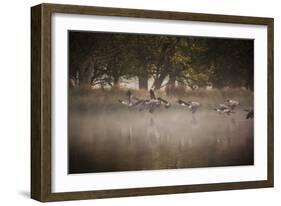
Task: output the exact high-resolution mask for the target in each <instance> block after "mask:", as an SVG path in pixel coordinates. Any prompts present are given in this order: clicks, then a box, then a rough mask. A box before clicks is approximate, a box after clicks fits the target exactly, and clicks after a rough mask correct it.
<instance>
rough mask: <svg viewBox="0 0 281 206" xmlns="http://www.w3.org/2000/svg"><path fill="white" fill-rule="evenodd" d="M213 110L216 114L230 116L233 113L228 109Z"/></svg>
mask: <svg viewBox="0 0 281 206" xmlns="http://www.w3.org/2000/svg"><path fill="white" fill-rule="evenodd" d="M213 110H214V111H216V112H218V113H219V114H227V115H231V114H233V113H235V112H234V111H232V110H231V109H228V108H214V109H213Z"/></svg>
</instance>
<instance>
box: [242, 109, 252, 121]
mask: <svg viewBox="0 0 281 206" xmlns="http://www.w3.org/2000/svg"><path fill="white" fill-rule="evenodd" d="M244 111H246V112H248V113H247V115H246V119H253V118H254V110H253V109H244Z"/></svg>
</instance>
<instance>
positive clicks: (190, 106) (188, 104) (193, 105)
mask: <svg viewBox="0 0 281 206" xmlns="http://www.w3.org/2000/svg"><path fill="white" fill-rule="evenodd" d="M178 103H179V104H180V105H181V106H186V107H188V109H190V111H191V112H192V113H193V114H194V113H195V112H196V111H197V109H198V108H199V107H200V106H201V104H200V103H199V102H192V101H188V102H186V101H183V100H181V99H179V100H178Z"/></svg>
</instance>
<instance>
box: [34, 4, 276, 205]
mask: <svg viewBox="0 0 281 206" xmlns="http://www.w3.org/2000/svg"><path fill="white" fill-rule="evenodd" d="M31 40H32V41H31V51H32V52H31V58H32V59H31V74H32V78H31V79H32V82H31V91H32V98H31V110H32V113H31V117H32V118H31V119H32V120H31V125H32V127H31V133H32V135H31V197H32V198H34V199H36V200H39V201H42V202H46V201H61V200H79V199H92V198H107V197H122V196H136V195H158V194H171V193H187V192H201V191H202V192H203V191H218V190H232V189H250V188H265V187H273V177H274V175H273V173H274V169H273V153H274V152H273V19H272V18H261V17H242V16H228V15H214V14H198V13H182V12H169V11H149V10H135V9H120V8H102V7H89V6H74V5H57V4H41V5H37V6H34V7H32V8H31Z"/></svg>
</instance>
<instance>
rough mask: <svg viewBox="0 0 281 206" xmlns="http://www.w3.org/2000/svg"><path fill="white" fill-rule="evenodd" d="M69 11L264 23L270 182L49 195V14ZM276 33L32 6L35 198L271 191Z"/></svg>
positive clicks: (270, 24) (268, 21) (270, 26)
mask: <svg viewBox="0 0 281 206" xmlns="http://www.w3.org/2000/svg"><path fill="white" fill-rule="evenodd" d="M53 13H68V14H80V15H102V16H120V17H140V18H155V19H169V20H188V21H203V22H223V23H234V24H235V23H239V24H252V25H266V26H267V31H268V33H267V34H268V40H267V41H268V51H267V52H268V68H267V69H268V132H267V134H268V136H267V138H268V139H267V140H268V148H267V150H268V151H267V155H268V160H267V161H268V163H267V174H268V176H267V180H264V181H248V182H231V183H216V184H200V185H183V186H164V187H149V188H134V189H116V190H99V191H81V192H64V193H52V191H51V119H52V116H51V96H52V95H51V15H52V14H53ZM273 31H274V20H273V19H272V18H260V17H242V16H228V15H213V14H198V13H182V12H168V11H151V10H136V9H120V8H104V7H90V6H75V5H58V4H40V5H37V6H34V7H32V8H31V197H32V198H33V199H36V200H39V201H42V202H47V201H62V200H79V199H92V198H109V197H123V196H137V195H159V194H171V193H187V192H204V191H218V190H233V189H250V188H264V187H273V182H274V181H273V180H274V160H273V153H274V150H273V149H274V146H273V134H274V128H273V119H274V116H273V115H274V110H273V109H274V105H273V98H274V96H273V94H274V91H273V89H274V88H273Z"/></svg>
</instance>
